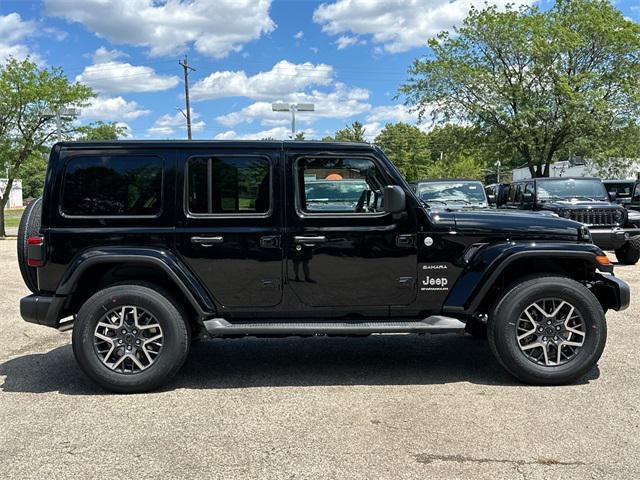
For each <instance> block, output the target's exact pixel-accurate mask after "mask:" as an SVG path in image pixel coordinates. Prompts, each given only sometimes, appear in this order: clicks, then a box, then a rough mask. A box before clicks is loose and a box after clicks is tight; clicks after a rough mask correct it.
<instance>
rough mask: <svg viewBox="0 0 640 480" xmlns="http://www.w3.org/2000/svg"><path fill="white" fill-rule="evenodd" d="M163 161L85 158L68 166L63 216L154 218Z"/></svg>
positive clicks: (132, 157) (137, 157) (159, 202)
mask: <svg viewBox="0 0 640 480" xmlns="http://www.w3.org/2000/svg"><path fill="white" fill-rule="evenodd" d="M162 172H163V161H162V159H161V158H159V157H155V156H144V155H130V156H126V155H121V156H118V155H95V156H94V155H86V156H79V157H74V158H71V159H70V160H69V161H68V162H67V166H66V171H65V176H64V182H63V187H62V205H61V210H62V213H63V214H64V215H66V216H81V217H84V216H91V217H93V216H95V217H111V216H135V217H138V216H157V215H159V214H160V211H161V206H162Z"/></svg>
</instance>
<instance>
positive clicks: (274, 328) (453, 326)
mask: <svg viewBox="0 0 640 480" xmlns="http://www.w3.org/2000/svg"><path fill="white" fill-rule="evenodd" d="M204 326H205V328H206V329H207V332H208V333H209V334H210V335H213V336H224V335H358V334H368V333H463V332H464V328H465V324H464V323H463V322H461V321H460V320H458V319H455V318H451V317H443V316H439V315H436V316H431V317H428V318H425V319H424V320H411V321H403V320H398V321H393V320H385V321H356V320H352V321H340V322H338V321H325V320H318V321H304V322H299V321H286V320H285V321H282V320H279V321H277V322H269V321H259V322H257V321H252V322H240V321H235V322H230V321H228V320H225V319H224V318H212V319H210V320H205V321H204Z"/></svg>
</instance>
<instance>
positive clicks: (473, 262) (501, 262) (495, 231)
mask: <svg viewBox="0 0 640 480" xmlns="http://www.w3.org/2000/svg"><path fill="white" fill-rule="evenodd" d="M114 153H117V154H118V155H142V154H144V155H151V156H158V157H160V158H162V159H163V162H164V178H163V186H162V188H163V192H162V208H161V213H160V214H159V215H157V216H155V217H153V218H70V217H68V216H65V215H64V214H62V213H61V209H60V207H59V203H60V194H61V188H62V178H63V175H64V171H65V165H66V163H67V162H68V160H69V159H70V158H72V157H74V156H78V155H113V154H114ZM198 155H211V156H217V155H221V156H224V155H244V156H247V155H248V156H256V157H261V158H268V159H270V161H271V165H272V179H273V184H272V188H271V195H272V197H271V205H272V208H271V210H270V211H269V213H268V214H266V215H261V216H260V215H256V216H251V215H237V216H225V217H224V218H222V217H220V218H214V217H199V216H193V215H190V214H188V212H187V209H186V208H185V195H186V194H185V168H186V161H187V159H188V158H190V157H192V156H198ZM334 155H338V156H343V157H344V156H349V157H352V156H357V157H363V158H367V159H371V160H372V161H373V162H374V163H375V164H376V165H377V166H378V167H379V169H380V170H381V171H382V173H383V175H384V177H385V180H386V181H387V182H388V184H389V185H397V186H400V187H401V188H402V189H403V190H404V191H405V193H406V210H405V211H404V212H402V213H399V214H392V213H380V214H375V215H358V214H337V213H335V214H323V213H318V214H308V213H303V212H302V211H301V210H300V208H299V205H298V202H297V200H296V192H297V185H296V181H295V175H294V174H293V168H294V162H295V161H296V159H299V158H304V157H306V156H334ZM580 228H581V224H579V223H577V222H574V221H571V220H567V219H561V218H556V217H552V216H544V215H531V214H528V213H526V212H517V211H514V212H507V211H504V210H485V211H468V212H466V211H465V212H447V211H442V212H440V211H432V210H429V209H425V208H424V207H423V206H422V205H421V203H420V201H419V200H418V199H417V198H416V197H415V195H414V193H413V191H412V189H411V188H410V187H409V185H408V184H407V183H406V181H405V180H404V179H403V178H402V176H401V175H400V173H399V172H398V171H397V169H396V168H395V167H394V166H393V165H392V164H391V163H390V162H389V161H388V160H387V158H386V157H385V156H384V154H383V152H382V151H381V150H380V149H378V148H376V147H373V146H370V145H368V144H358V143H326V142H275V141H273V142H272V141H260V142H257V141H256V142H204V141H203V142H200V141H190V142H158V141H153V142H151V141H149V142H145V141H142V142H113V143H109V142H102V143H60V144H57V145H55V147H54V148H53V150H52V154H51V158H50V162H49V169H48V172H47V181H46V187H45V192H44V208H43V215H42V230H41V234H42V236H43V237H44V245H45V253H46V263H45V265H44V266H43V267H41V268H39V269H38V283H39V289H40V291H41V292H40V294H39V296H40V297H41V298H43V299H44V300H45V301H46V302H47V303H51V304H52V305H53V306H52V307H51V308H49V310H48V311H47V312H46V313H45V314H42V315H41V316H43V318H39V319H38V321H37V322H38V323H43V324H47V325H51V326H57V325H58V322H59V320H60V318H62V317H63V316H67V315H72V314H75V313H76V312H77V309H78V308H79V305H80V304H81V302H82V299H83V298H86V296H87V295H89V294H91V293H92V292H93V291H95V290H97V289H99V288H103V287H104V285H107V284H109V283H110V282H113V281H116V280H117V281H127V280H128V279H131V280H134V279H136V278H137V274H136V272H137V271H140V272H145V274H144V279H145V280H151V281H153V280H154V278H157V279H160V278H161V277H162V279H163V282H164V283H166V284H169V285H171V286H173V287H174V288H172V290H173V292H174V294H175V295H177V296H181V298H184V299H185V302H187V304H189V305H191V306H192V307H193V311H194V314H195V316H196V317H197V318H198V319H199V320H200V321H202V320H204V319H206V318H211V317H214V316H216V317H226V318H236V319H242V318H261V319H277V318H280V319H286V318H295V319H305V318H306V319H310V320H313V319H315V318H318V319H326V318H345V319H350V318H354V319H357V318H372V319H374V318H424V317H426V316H428V315H430V314H439V313H447V314H450V315H456V316H458V317H460V318H463V319H464V318H466V317H469V316H471V315H473V314H476V313H478V312H480V311H482V310H483V309H485V310H486V308H487V307H486V305H484V303H483V302H484V301H485V300H486V298H488V297H489V296H490V295H491V292H489V291H488V289H490V288H492V285H493V289H494V290H495V289H496V288H499V286H498V284H497V283H495V282H499V281H500V280H499V277H500V278H503V277H501V275H505V272H506V271H507V269H508V268H509V265H512V266H513V265H515V263H514V262H523V261H531V262H537V263H538V264H540V262H541V261H542V262H543V263H544V262H545V261H548V260H550V259H552V260H553V261H554V262H555V263H556V264H561V263H562V262H563V261H565V260H566V261H567V262H569V263H568V264H567V265H573V264H572V263H570V261H574V260H575V261H577V262H579V265H580V268H575V269H574V270H576V271H573V272H572V274H571V276H574V277H575V278H577V279H579V280H580V281H582V282H583V283H585V284H586V283H589V282H591V283H592V284H593V285H597V284H602V286H603V288H604V289H605V290H606V289H607V288H609V289H611V292H609V294H607V295H609V297H607V298H609V300H603V302H605V303H606V302H609V303H610V305H606V306H607V307H610V308H624V307H625V306H626V305H622V304H623V303H624V299H623V300H620V299H618V300H616V299H615V297H616V293H615V291H614V290H615V288H614V287H613V286H612V285H608V286H607V281H606V280H604V279H603V278H604V277H603V276H602V275H601V274H599V273H598V271H599V270H600V271H610V270H611V268H610V267H608V266H602V265H600V264H598V263H597V262H596V256H598V255H603V252H602V251H601V250H600V249H599V248H598V247H597V246H595V245H593V244H592V243H590V242H589V241H585V239H584V238H581V237H580ZM317 235H322V236H324V237H326V239H327V241H326V242H325V243H321V244H314V245H302V246H301V248H300V249H298V248H296V247H297V246H298V245H297V244H296V243H295V242H294V237H296V236H317ZM194 237H216V238H218V237H220V238H222V240H221V241H220V242H219V243H217V244H215V245H209V246H203V245H201V244H198V243H194V242H193V238H194ZM576 265H578V264H576ZM305 268H306V272H307V273H308V277H309V279H307V278H306V276H303V275H302V272H303V271H304V269H305ZM569 268H574V267H569ZM296 270H298V274H299V275H298V277H299V278H298V281H296V280H295V273H296ZM518 270H521V268H520V267H518ZM531 271H533V270H531ZM149 272H152V273H151V276H150V277H149ZM526 273H527V271H522V272H521V274H522V275H524V274H526ZM309 280H310V281H309ZM492 282H493V283H492ZM443 283H445V285H443ZM81 292H82V293H81ZM83 296H84V297H83ZM618 297H619V295H618ZM603 298H604V297H603ZM23 316H25V319H28V318H27V317H28V316H30V315H23ZM31 316H33V315H31ZM44 317H46V318H44ZM28 320H29V319H28ZM30 321H33V319H31V320H30Z"/></svg>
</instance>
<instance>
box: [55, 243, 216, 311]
mask: <svg viewBox="0 0 640 480" xmlns="http://www.w3.org/2000/svg"><path fill="white" fill-rule="evenodd" d="M99 264H113V265H118V264H126V265H127V266H133V265H141V266H143V265H144V266H150V267H154V268H157V269H159V270H161V271H162V272H163V273H164V274H166V275H167V276H168V278H169V279H170V280H171V281H172V282H173V283H174V284H175V286H176V288H177V289H178V290H179V291H180V292H182V294H183V295H184V298H185V299H186V300H187V301H188V302H189V304H190V305H191V306H192V307H193V308H194V310H195V312H196V313H197V315H198V317H199V319H200V320H202V319H204V318H206V317H211V316H212V315H215V313H216V306H215V304H214V302H213V300H212V299H211V297H210V295H209V294H208V292H207V291H206V290H205V289H204V287H203V286H202V285H201V284H200V282H199V281H198V279H197V278H196V277H195V276H194V275H193V274H192V273H191V271H190V270H188V269H187V268H186V267H185V266H184V264H183V263H182V262H181V261H180V260H179V259H178V258H177V257H176V256H175V255H174V254H173V253H171V252H169V251H167V250H162V249H154V248H137V247H101V248H95V249H91V250H88V251H85V252H82V253H81V254H79V255H78V256H77V257H76V258H75V259H74V261H73V262H72V263H71V265H70V266H69V268H68V269H67V271H66V272H65V274H64V276H63V277H62V279H61V281H60V283H59V285H58V288H57V289H56V293H55V294H56V296H59V297H68V296H70V295H72V294H73V293H74V292H75V291H76V289H77V288H78V282H80V281H81V280H82V278H83V275H84V274H85V272H87V270H88V269H89V268H91V267H93V266H95V265H99Z"/></svg>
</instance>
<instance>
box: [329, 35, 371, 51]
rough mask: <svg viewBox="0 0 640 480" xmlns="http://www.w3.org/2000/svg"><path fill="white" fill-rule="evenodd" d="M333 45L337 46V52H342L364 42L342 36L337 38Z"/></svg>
mask: <svg viewBox="0 0 640 480" xmlns="http://www.w3.org/2000/svg"><path fill="white" fill-rule="evenodd" d="M334 43H335V44H336V45H337V46H338V50H344V49H345V48H347V47H351V46H353V45H356V44H358V43H364V42H362V41H361V40H360V39H359V38H358V37H350V36H348V35H343V36H341V37H339V38H338V39H337V40H336V41H335V42H334Z"/></svg>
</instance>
